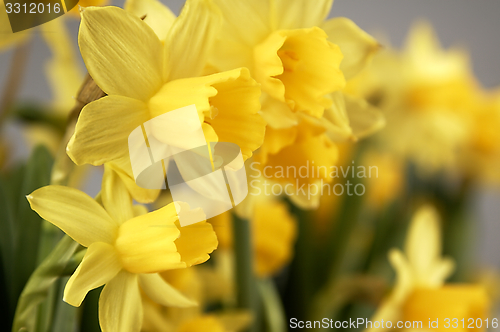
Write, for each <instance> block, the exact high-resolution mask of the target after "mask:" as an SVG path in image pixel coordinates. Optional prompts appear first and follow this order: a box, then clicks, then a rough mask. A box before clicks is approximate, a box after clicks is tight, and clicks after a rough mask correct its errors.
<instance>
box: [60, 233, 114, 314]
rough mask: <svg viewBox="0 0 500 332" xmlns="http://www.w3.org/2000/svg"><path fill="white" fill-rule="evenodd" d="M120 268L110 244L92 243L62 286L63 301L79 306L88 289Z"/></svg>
mask: <svg viewBox="0 0 500 332" xmlns="http://www.w3.org/2000/svg"><path fill="white" fill-rule="evenodd" d="M121 269H122V266H121V264H120V259H119V258H118V256H117V254H116V251H115V249H114V248H113V246H112V245H110V244H107V243H104V242H96V243H92V244H91V245H90V246H89V248H88V249H87V252H86V253H85V256H84V257H83V260H82V262H81V263H80V265H78V268H77V269H76V271H75V273H73V275H72V276H71V278H69V280H68V282H67V284H66V287H65V288H64V301H65V302H67V303H69V304H71V305H72V306H75V307H79V306H80V304H82V301H83V299H84V298H85V296H86V295H87V293H88V292H89V291H91V290H92V289H94V288H97V287H100V286H102V285H104V284H105V283H107V282H108V281H110V280H111V279H113V278H114V277H115V276H116V274H117V273H118V272H120V270H121Z"/></svg>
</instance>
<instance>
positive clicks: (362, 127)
mask: <svg viewBox="0 0 500 332" xmlns="http://www.w3.org/2000/svg"><path fill="white" fill-rule="evenodd" d="M344 98H345V104H346V109H347V115H348V117H349V125H350V127H351V130H352V133H353V135H354V136H355V137H356V138H358V139H361V138H364V137H367V136H369V135H371V134H373V133H375V132H377V131H379V130H380V129H382V128H383V127H384V126H385V117H384V115H383V114H382V112H381V111H380V110H379V109H377V108H376V107H373V106H371V105H370V104H368V103H367V102H366V101H365V100H364V99H360V98H356V97H351V96H349V95H345V96H344Z"/></svg>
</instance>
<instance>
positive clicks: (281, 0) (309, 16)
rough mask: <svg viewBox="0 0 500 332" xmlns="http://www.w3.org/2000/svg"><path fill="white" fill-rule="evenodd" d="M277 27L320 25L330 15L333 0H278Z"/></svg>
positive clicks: (275, 10)
mask: <svg viewBox="0 0 500 332" xmlns="http://www.w3.org/2000/svg"><path fill="white" fill-rule="evenodd" d="M275 2H276V4H275V6H276V7H275V8H274V12H275V13H276V14H275V15H276V21H277V23H276V27H277V29H301V28H311V27H313V26H319V25H320V24H321V22H323V20H324V19H325V18H326V17H327V16H328V13H330V9H331V8H332V4H333V0H315V1H311V0H294V1H293V2H290V1H289V0H276V1H275Z"/></svg>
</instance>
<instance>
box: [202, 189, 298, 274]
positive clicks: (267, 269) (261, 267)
mask: <svg viewBox="0 0 500 332" xmlns="http://www.w3.org/2000/svg"><path fill="white" fill-rule="evenodd" d="M263 181H264V180H263ZM247 200H251V202H246V203H244V204H243V205H245V204H249V205H250V207H245V208H246V209H247V211H246V212H244V213H245V217H246V218H248V219H249V220H250V222H251V227H252V235H251V237H252V242H253V250H254V259H255V261H254V270H255V273H256V274H257V276H259V277H262V278H265V277H269V276H272V275H274V274H276V273H277V272H279V271H280V270H281V269H282V268H283V267H284V266H285V265H286V264H287V263H289V262H290V260H291V259H292V258H293V248H294V245H295V238H296V236H297V224H296V221H295V219H294V217H293V216H292V214H291V213H290V212H289V211H288V208H287V206H286V204H285V203H284V202H283V201H281V200H279V199H277V198H274V197H268V196H265V195H261V196H258V197H257V196H251V197H248V198H247ZM209 222H210V223H211V224H212V225H213V227H214V230H215V232H216V233H217V238H218V240H219V243H220V248H221V249H229V248H232V245H233V228H232V218H231V213H229V212H226V213H223V214H221V215H219V216H217V217H214V218H211V219H209Z"/></svg>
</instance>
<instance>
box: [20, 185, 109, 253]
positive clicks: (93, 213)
mask: <svg viewBox="0 0 500 332" xmlns="http://www.w3.org/2000/svg"><path fill="white" fill-rule="evenodd" d="M27 198H28V201H29V203H30V206H31V208H32V209H33V210H35V211H36V213H38V214H39V215H40V216H41V217H42V218H43V219H45V220H47V221H49V222H51V223H52V224H54V225H55V226H57V227H59V228H60V229H61V230H62V231H63V232H65V233H66V234H68V235H69V236H70V237H71V238H72V239H73V240H75V241H76V242H78V243H80V244H81V245H82V246H85V247H88V246H89V245H91V244H92V243H94V242H105V243H113V241H114V239H115V235H116V234H115V233H116V229H117V228H118V224H117V223H116V221H114V220H113V219H112V218H111V217H110V216H109V215H108V213H107V212H106V211H105V210H104V208H103V207H102V206H101V205H99V204H98V203H97V202H96V201H95V200H93V199H92V198H91V197H90V196H88V195H87V194H85V193H84V192H81V191H80V190H77V189H74V188H70V187H64V186H46V187H42V188H40V189H37V190H35V191H34V192H32V193H31V194H30V195H28V196H27Z"/></svg>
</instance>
